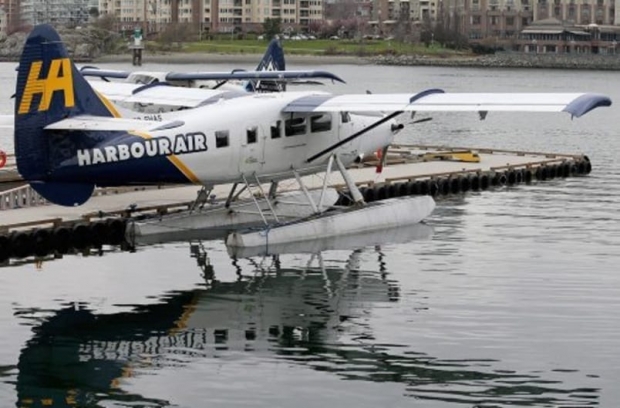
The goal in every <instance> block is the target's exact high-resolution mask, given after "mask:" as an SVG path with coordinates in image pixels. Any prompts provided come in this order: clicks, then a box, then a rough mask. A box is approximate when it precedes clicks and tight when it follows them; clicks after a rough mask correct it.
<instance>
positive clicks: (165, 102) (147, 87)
mask: <svg viewBox="0 0 620 408" xmlns="http://www.w3.org/2000/svg"><path fill="white" fill-rule="evenodd" d="M80 73H81V74H82V75H83V76H85V77H89V78H90V77H96V78H99V79H101V81H97V80H94V81H92V82H91V85H92V86H93V88H94V89H95V90H96V91H97V92H99V93H102V94H103V95H104V96H106V98H108V99H109V100H111V101H112V102H114V104H116V105H117V108H118V110H119V112H120V113H121V114H122V116H123V117H129V118H137V119H143V120H155V121H157V120H162V119H161V118H162V116H161V115H159V114H161V113H165V112H173V111H176V110H181V109H191V108H195V107H197V106H203V105H206V104H209V103H212V102H213V101H217V100H219V99H222V98H226V99H229V98H234V97H237V96H243V95H245V94H246V93H247V92H261V93H263V92H284V91H286V87H287V85H288V84H291V85H322V84H323V83H322V82H321V81H324V80H331V81H332V82H342V83H344V80H343V79H342V78H340V77H338V76H337V75H335V74H333V73H331V72H327V71H321V70H295V71H292V70H288V71H287V70H286V63H285V60H284V51H283V49H282V46H281V44H280V41H279V40H278V39H273V40H272V41H271V42H270V43H269V46H268V47H267V50H266V51H265V54H264V55H263V58H262V59H261V60H260V62H259V63H258V66H257V67H256V70H254V71H245V70H240V69H236V70H233V71H232V72H206V71H203V72H163V71H120V70H109V69H100V68H96V67H92V66H83V67H81V68H80ZM110 79H119V80H120V81H114V80H113V81H110ZM171 86H173V87H181V88H183V89H175V90H171V89H170V87H171ZM186 88H190V89H186ZM206 90H209V91H210V92H205V91H206ZM145 101H147V102H145ZM136 113H138V114H136ZM139 114H143V115H139Z"/></svg>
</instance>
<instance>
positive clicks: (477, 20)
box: [471, 16, 480, 25]
mask: <svg viewBox="0 0 620 408" xmlns="http://www.w3.org/2000/svg"><path fill="white" fill-rule="evenodd" d="M471 23H472V25H480V16H472V17H471Z"/></svg>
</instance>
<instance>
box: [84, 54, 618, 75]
mask: <svg viewBox="0 0 620 408" xmlns="http://www.w3.org/2000/svg"><path fill="white" fill-rule="evenodd" d="M261 57H262V54H254V53H248V54H220V53H217V54H216V53H202V54H199V53H182V52H171V53H160V54H148V53H146V54H144V55H143V58H142V61H143V63H163V64H165V63H170V62H171V61H174V62H175V63H187V64H208V63H253V62H256V61H257V60H259V59H260V58H261ZM131 60H132V59H131V55H130V54H114V55H104V56H101V57H98V58H94V59H93V60H91V61H89V62H92V63H101V62H104V63H105V62H111V63H113V62H123V63H131ZM286 61H287V62H289V63H292V64H299V65H331V64H343V65H392V66H412V67H414V66H436V67H455V68H458V67H463V68H465V67H467V68H529V69H568V70H603V71H620V55H601V54H523V53H513V52H503V53H496V54H493V55H480V56H448V57H442V56H427V55H372V56H370V55H369V56H363V57H360V56H353V55H302V54H289V55H286Z"/></svg>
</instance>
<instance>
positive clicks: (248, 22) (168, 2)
mask: <svg viewBox="0 0 620 408" xmlns="http://www.w3.org/2000/svg"><path fill="white" fill-rule="evenodd" d="M99 11H100V13H103V14H113V15H115V16H116V17H117V18H118V21H119V25H120V28H121V29H132V28H133V27H135V26H136V25H139V26H142V27H143V28H144V29H145V31H147V32H152V31H159V30H160V29H161V27H162V26H163V25H165V24H168V23H172V22H178V23H190V24H193V25H194V27H195V28H196V29H201V30H202V31H208V32H231V33H232V32H234V31H252V30H260V28H261V27H262V24H263V22H264V21H265V19H266V18H280V19H281V21H282V26H283V28H287V27H290V28H291V29H294V30H299V29H301V30H303V29H304V27H307V26H308V25H309V24H310V22H311V21H313V20H317V21H318V20H322V19H323V0H99Z"/></svg>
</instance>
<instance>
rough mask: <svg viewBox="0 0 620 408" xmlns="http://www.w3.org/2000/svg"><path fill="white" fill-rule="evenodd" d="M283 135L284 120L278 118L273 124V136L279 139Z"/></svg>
mask: <svg viewBox="0 0 620 408" xmlns="http://www.w3.org/2000/svg"><path fill="white" fill-rule="evenodd" d="M281 136H282V121H281V120H278V121H276V123H275V124H273V125H271V138H272V139H279V138H280V137H281Z"/></svg>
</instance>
